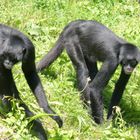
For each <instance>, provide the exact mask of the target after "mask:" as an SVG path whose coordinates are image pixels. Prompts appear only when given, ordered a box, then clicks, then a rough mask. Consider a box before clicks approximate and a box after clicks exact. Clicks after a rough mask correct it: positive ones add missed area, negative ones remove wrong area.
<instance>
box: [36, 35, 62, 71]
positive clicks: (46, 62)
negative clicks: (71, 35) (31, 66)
mask: <svg viewBox="0 0 140 140" xmlns="http://www.w3.org/2000/svg"><path fill="white" fill-rule="evenodd" d="M62 44H63V43H62V40H61V38H59V39H58V40H57V42H56V44H55V46H54V47H53V48H52V49H51V50H50V51H49V52H48V53H47V54H46V55H45V56H44V57H43V58H42V59H41V60H40V62H39V63H38V64H37V66H36V70H37V72H39V71H42V70H43V69H44V68H47V67H49V66H50V65H51V64H52V63H53V62H54V61H55V60H56V59H57V58H58V56H59V55H60V54H61V53H62V51H63V50H64V46H63V45H62Z"/></svg>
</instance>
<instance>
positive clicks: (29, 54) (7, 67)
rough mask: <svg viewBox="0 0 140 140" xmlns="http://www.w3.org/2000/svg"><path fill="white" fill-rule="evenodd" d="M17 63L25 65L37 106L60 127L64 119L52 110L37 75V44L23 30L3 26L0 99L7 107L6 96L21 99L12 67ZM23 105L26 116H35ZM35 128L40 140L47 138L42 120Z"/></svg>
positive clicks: (0, 40)
mask: <svg viewBox="0 0 140 140" xmlns="http://www.w3.org/2000/svg"><path fill="white" fill-rule="evenodd" d="M18 62H22V70H23V73H24V75H25V78H26V80H27V82H28V85H29V86H30V88H31V90H32V92H33V93H34V95H35V97H36V99H37V101H38V104H39V105H40V107H42V108H43V110H44V111H45V112H46V113H48V114H51V117H52V119H54V120H55V121H56V122H57V123H58V125H59V127H61V126H62V120H61V118H60V117H59V116H57V115H56V113H55V112H54V111H53V110H52V109H51V108H50V106H49V104H48V102H47V98H46V96H45V92H44V90H43V87H42V84H41V81H40V79H39V76H38V75H37V72H36V67H35V50H34V45H33V44H32V42H31V41H30V40H29V39H28V38H27V37H26V36H25V35H24V34H22V33H21V32H20V31H18V30H16V29H13V28H11V27H8V26H5V25H3V24H0V98H1V100H2V102H3V104H8V101H7V100H6V99H2V98H3V97H4V96H14V97H15V98H17V99H19V100H21V98H20V97H19V92H18V90H17V88H16V85H15V82H14V79H13V76H12V71H11V70H12V67H13V66H14V65H15V64H16V63H18ZM21 106H22V107H24V109H25V113H26V115H27V116H29V117H30V116H33V113H32V112H31V111H30V110H29V109H28V107H27V106H26V105H25V104H24V103H22V104H21ZM33 129H34V130H35V131H36V133H37V135H38V137H39V139H41V140H47V135H46V134H45V130H44V129H43V126H42V124H41V122H40V121H39V120H34V121H33Z"/></svg>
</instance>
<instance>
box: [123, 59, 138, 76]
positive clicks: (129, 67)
mask: <svg viewBox="0 0 140 140" xmlns="http://www.w3.org/2000/svg"><path fill="white" fill-rule="evenodd" d="M121 64H122V67H123V70H124V72H125V74H127V75H129V74H131V73H132V72H133V70H134V68H135V67H136V65H137V64H138V62H137V60H136V59H123V60H122V62H121Z"/></svg>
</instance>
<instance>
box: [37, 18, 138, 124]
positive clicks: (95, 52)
mask: <svg viewBox="0 0 140 140" xmlns="http://www.w3.org/2000/svg"><path fill="white" fill-rule="evenodd" d="M64 48H65V49H66V51H67V54H68V55H69V57H70V59H71V61H72V63H73V65H74V67H75V70H76V74H77V81H78V88H79V90H80V91H82V99H83V100H84V102H85V103H86V104H88V105H89V106H90V107H91V114H92V117H93V118H94V120H95V122H96V123H98V124H100V123H102V122H103V101H102V91H103V89H104V88H105V87H106V85H107V84H108V82H109V80H110V78H111V76H112V75H113V73H114V72H115V70H116V69H117V66H118V65H119V64H121V65H122V71H121V74H120V77H119V80H118V81H117V83H116V85H115V89H114V92H113V95H112V99H111V102H110V106H109V111H108V115H107V118H108V119H110V118H112V116H113V114H112V108H113V106H116V105H118V104H119V102H120V99H121V98H122V94H123V91H124V89H125V86H126V84H127V82H128V80H129V78H130V75H131V73H132V71H133V70H134V68H135V67H136V65H137V64H138V62H139V61H140V51H139V49H138V48H137V47H136V46H135V45H133V44H131V43H128V42H127V41H125V40H123V39H122V38H120V37H118V36H117V35H115V34H114V33H113V32H112V31H111V30H109V29H108V28H107V27H106V26H104V25H103V24H101V23H98V22H97V21H92V20H76V21H73V22H71V23H69V24H68V25H67V26H66V27H65V28H64V30H63V31H62V33H61V34H60V36H59V38H58V40H57V42H56V44H55V46H54V47H53V48H52V49H51V50H50V51H49V52H48V54H47V55H45V56H44V57H43V59H42V60H41V61H40V62H39V63H38V65H37V71H41V70H43V69H44V68H46V67H49V66H50V65H51V63H53V61H54V60H55V59H57V57H58V56H59V55H60V54H61V53H62V51H63V50H64ZM97 61H101V62H102V63H103V64H102V66H101V68H100V70H98V68H97ZM88 77H90V79H91V81H90V82H89V81H88V79H89V78H88Z"/></svg>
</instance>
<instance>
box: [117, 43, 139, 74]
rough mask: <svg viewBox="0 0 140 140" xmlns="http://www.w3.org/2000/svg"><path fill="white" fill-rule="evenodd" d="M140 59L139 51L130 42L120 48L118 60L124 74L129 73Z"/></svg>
mask: <svg viewBox="0 0 140 140" xmlns="http://www.w3.org/2000/svg"><path fill="white" fill-rule="evenodd" d="M139 61H140V51H139V49H138V48H137V47H136V46H134V45H132V44H123V45H122V46H121V49H120V55H119V62H120V64H121V65H122V68H123V70H124V72H125V74H128V75H129V74H131V73H132V72H133V70H134V68H135V67H136V66H137V64H138V63H139Z"/></svg>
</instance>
